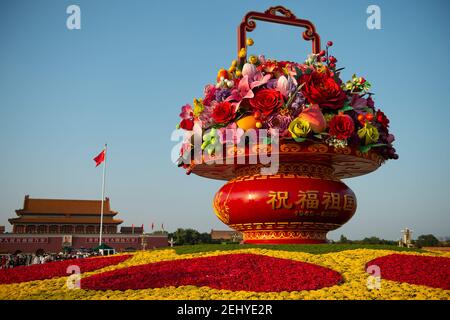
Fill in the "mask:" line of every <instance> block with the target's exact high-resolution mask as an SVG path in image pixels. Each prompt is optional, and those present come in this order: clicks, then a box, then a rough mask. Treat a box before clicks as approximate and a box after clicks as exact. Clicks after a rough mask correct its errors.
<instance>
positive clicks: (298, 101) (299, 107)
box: [290, 92, 306, 118]
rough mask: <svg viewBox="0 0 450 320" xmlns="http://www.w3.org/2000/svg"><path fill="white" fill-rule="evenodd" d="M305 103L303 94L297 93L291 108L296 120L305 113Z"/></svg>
mask: <svg viewBox="0 0 450 320" xmlns="http://www.w3.org/2000/svg"><path fill="white" fill-rule="evenodd" d="M305 102H306V100H305V97H304V96H303V94H302V93H301V92H297V95H296V96H295V98H294V101H293V102H292V104H291V106H290V109H291V114H292V116H293V117H294V118H295V117H297V116H298V115H299V114H300V113H301V112H302V111H303V106H304V104H305Z"/></svg>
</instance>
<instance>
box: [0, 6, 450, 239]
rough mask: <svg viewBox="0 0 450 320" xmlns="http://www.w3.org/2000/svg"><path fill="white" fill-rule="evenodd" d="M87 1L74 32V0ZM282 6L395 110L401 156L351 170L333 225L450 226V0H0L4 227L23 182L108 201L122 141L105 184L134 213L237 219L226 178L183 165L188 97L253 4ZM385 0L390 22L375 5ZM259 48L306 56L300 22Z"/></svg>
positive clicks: (375, 231) (203, 227)
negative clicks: (371, 12) (374, 14)
mask: <svg viewBox="0 0 450 320" xmlns="http://www.w3.org/2000/svg"><path fill="white" fill-rule="evenodd" d="M71 4H77V5H79V6H80V8H81V30H68V29H67V27H66V19H67V17H68V15H67V14H66V8H67V7H68V6H69V5H71ZM278 4H281V5H284V6H286V7H288V8H290V9H291V10H292V11H293V12H294V13H295V14H296V15H297V16H298V17H302V18H306V19H309V20H311V21H312V22H314V23H315V25H316V27H317V31H318V33H319V34H320V35H321V38H322V42H325V41H327V40H333V41H334V43H335V45H334V46H333V48H332V50H333V54H334V55H335V56H336V57H337V58H338V60H339V61H338V66H341V67H345V68H346V69H345V70H344V72H343V78H345V79H348V78H350V77H351V75H352V73H357V74H358V75H362V76H364V77H365V78H366V79H368V80H369V81H370V82H371V83H372V86H373V91H374V92H375V93H376V96H375V101H376V105H377V106H378V107H380V108H381V109H382V110H383V111H384V112H385V113H386V114H387V115H388V116H389V118H390V120H391V131H392V132H393V133H394V134H395V135H396V138H397V141H396V143H395V146H396V148H397V151H398V154H399V155H400V159H399V160H398V161H389V162H388V163H386V165H384V166H383V167H381V168H380V169H379V170H378V171H376V172H374V173H372V174H369V175H366V176H362V177H359V178H354V179H349V180H346V181H345V182H346V183H347V184H348V185H349V186H350V187H351V188H352V189H353V190H354V191H355V193H356V195H357V197H358V211H357V213H356V214H355V216H354V217H353V218H352V220H350V222H348V223H347V224H346V225H345V226H344V227H342V228H341V229H338V230H337V231H334V232H332V233H331V234H329V237H330V238H334V239H336V238H338V237H339V235H340V234H345V235H346V236H347V237H349V238H353V239H357V238H362V237H364V236H371V235H377V236H380V237H384V238H388V239H397V238H398V237H399V232H400V230H401V229H403V228H404V227H409V228H412V229H413V230H414V233H415V236H417V235H419V234H428V233H433V234H435V235H438V236H450V210H449V209H450V200H449V197H448V190H449V188H448V186H447V184H448V181H449V180H450V169H449V160H448V158H449V150H450V149H449V142H448V141H449V137H450V126H449V124H448V123H449V119H450V105H449V101H450V90H449V74H450V58H449V48H450V46H449V43H448V41H449V40H448V32H449V31H450V19H449V17H448V12H450V10H449V9H450V4H449V2H448V1H445V0H443V1H438V0H432V1H406V0H396V1H381V0H374V1H365V0H347V1H326V0H323V1H320V2H317V1H306V0H305V1H281V0H279V1H276V2H274V1H256V0H255V1H238V0H230V1H207V0H199V1H171V0H167V1H164V2H156V1H139V0H133V1H124V0H123V1H119V0H107V1H106V0H90V1H87V0H84V1H63V0H58V1H57V0H42V1H31V0H29V1H24V0H14V1H12V0H11V1H9V0H3V1H1V2H0V39H1V43H2V44H1V47H0V225H6V226H8V227H7V228H9V223H8V221H7V219H8V218H10V217H12V216H14V215H15V213H14V210H15V209H18V208H21V207H22V204H23V198H24V195H25V194H29V195H30V196H31V197H42V198H81V199H99V198H100V197H101V169H100V168H95V165H94V162H93V161H92V158H93V157H94V156H95V155H96V154H97V153H98V152H100V150H101V148H102V145H103V144H104V143H105V142H108V146H109V155H108V156H109V159H108V174H107V196H109V197H110V198H111V204H112V208H113V209H114V210H117V211H119V212H120V218H122V219H124V220H125V222H126V224H127V225H131V224H132V223H134V224H135V225H141V224H142V223H144V224H145V225H146V228H147V229H148V226H149V225H150V224H151V223H152V222H155V223H156V224H157V225H160V224H161V223H164V225H165V227H166V229H167V230H169V231H172V230H174V229H175V228H177V227H185V228H186V227H192V228H195V229H198V230H200V231H209V230H210V229H211V228H214V229H223V228H224V227H225V226H224V225H223V224H222V223H221V222H220V221H219V220H218V219H217V218H216V217H215V215H214V214H213V212H212V208H211V202H212V197H213V195H214V193H215V192H216V191H217V190H218V189H219V187H220V186H221V185H222V182H220V181H214V180H207V179H203V178H200V177H196V176H193V175H191V176H186V175H185V174H184V172H183V170H179V169H178V168H176V166H174V165H173V164H172V163H171V159H170V152H171V149H172V147H173V146H174V144H175V143H174V142H172V141H171V140H170V135H171V132H172V130H173V129H174V127H175V125H176V123H177V121H178V113H179V108H180V106H181V105H183V104H185V103H187V102H191V101H192V98H194V97H197V96H200V95H201V93H202V90H203V87H204V85H205V84H207V83H210V82H212V81H214V78H215V74H216V72H217V70H218V69H219V68H221V67H228V66H229V63H230V61H231V60H232V59H234V58H235V55H236V27H237V25H238V24H239V22H240V21H241V19H242V17H243V16H244V14H245V13H246V12H247V11H250V10H255V11H262V10H265V9H267V8H268V7H270V6H273V5H278ZM370 4H376V5H378V6H379V7H380V8H381V21H382V22H381V23H382V29H381V30H369V29H367V27H366V19H367V17H368V15H367V14H366V8H367V7H368V6H369V5H370ZM251 37H252V38H253V39H254V40H255V46H254V47H252V50H251V51H250V52H251V53H257V54H259V53H264V54H265V55H266V56H267V57H272V58H278V59H280V58H281V59H286V60H294V61H303V60H304V58H305V56H306V55H307V54H308V53H310V50H311V47H310V43H308V42H305V41H303V40H302V39H301V37H300V30H298V29H296V28H290V27H286V26H278V25H271V24H267V23H263V22H260V23H258V25H257V28H256V30H255V31H254V32H253V33H252V34H251Z"/></svg>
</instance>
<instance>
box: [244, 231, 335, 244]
mask: <svg viewBox="0 0 450 320" xmlns="http://www.w3.org/2000/svg"><path fill="white" fill-rule="evenodd" d="M243 233H244V243H246V244H321V243H326V242H327V238H326V232H317V231H305V230H302V231H292V230H289V231H282V230H276V231H274V230H258V231H254V230H252V231H244V232H243Z"/></svg>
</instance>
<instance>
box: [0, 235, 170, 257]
mask: <svg viewBox="0 0 450 320" xmlns="http://www.w3.org/2000/svg"><path fill="white" fill-rule="evenodd" d="M145 239H146V241H147V244H146V249H152V248H159V247H166V246H168V243H167V236H146V237H145ZM62 240H63V236H61V235H56V236H55V235H17V234H2V235H0V253H14V252H16V251H17V250H20V251H22V252H24V253H35V252H36V251H37V250H38V249H43V250H44V251H45V252H49V253H58V252H60V251H61V249H62ZM103 243H105V244H107V245H108V246H110V247H112V248H114V249H116V251H123V250H124V249H126V248H134V249H137V250H141V249H143V248H142V245H141V237H140V236H139V235H123V234H115V235H104V236H103ZM97 245H98V235H97V236H96V235H73V236H72V245H71V247H72V248H75V249H80V248H86V249H89V248H94V247H96V246H97Z"/></svg>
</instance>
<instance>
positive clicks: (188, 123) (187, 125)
mask: <svg viewBox="0 0 450 320" xmlns="http://www.w3.org/2000/svg"><path fill="white" fill-rule="evenodd" d="M180 128H181V129H184V130H188V131H191V130H192V129H193V128H194V121H192V120H190V119H183V120H181V122H180Z"/></svg>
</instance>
